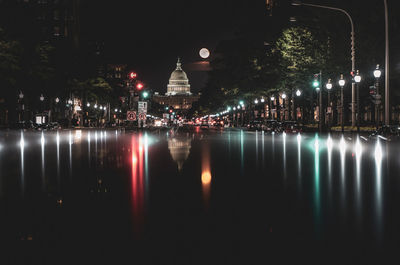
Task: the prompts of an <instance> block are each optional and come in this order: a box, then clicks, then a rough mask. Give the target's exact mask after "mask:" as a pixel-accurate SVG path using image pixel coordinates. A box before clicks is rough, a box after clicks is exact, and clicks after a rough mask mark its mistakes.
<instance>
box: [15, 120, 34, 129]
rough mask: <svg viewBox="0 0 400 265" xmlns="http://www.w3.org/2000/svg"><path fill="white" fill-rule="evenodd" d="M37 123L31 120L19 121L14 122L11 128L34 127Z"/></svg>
mask: <svg viewBox="0 0 400 265" xmlns="http://www.w3.org/2000/svg"><path fill="white" fill-rule="evenodd" d="M36 127H37V125H36V124H35V123H34V122H33V121H30V120H28V121H19V122H17V123H14V124H13V125H12V126H11V128H12V129H36Z"/></svg>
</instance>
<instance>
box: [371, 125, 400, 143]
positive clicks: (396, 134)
mask: <svg viewBox="0 0 400 265" xmlns="http://www.w3.org/2000/svg"><path fill="white" fill-rule="evenodd" d="M369 138H370V139H378V138H381V139H384V140H388V141H392V140H399V139H400V127H399V125H384V126H382V127H380V128H378V129H377V130H376V131H375V132H373V133H372V134H370V135H369Z"/></svg>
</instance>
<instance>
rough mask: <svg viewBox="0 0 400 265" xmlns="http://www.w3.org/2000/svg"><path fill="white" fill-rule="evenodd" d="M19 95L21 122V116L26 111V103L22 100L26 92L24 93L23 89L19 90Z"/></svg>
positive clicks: (19, 118) (19, 116)
mask: <svg viewBox="0 0 400 265" xmlns="http://www.w3.org/2000/svg"><path fill="white" fill-rule="evenodd" d="M18 97H19V107H20V112H19V115H18V121H19V122H20V121H21V117H23V116H24V114H23V113H24V104H23V102H22V100H23V99H24V94H23V93H22V91H20V92H19V95H18Z"/></svg>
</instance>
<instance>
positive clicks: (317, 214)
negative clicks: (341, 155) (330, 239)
mask: <svg viewBox="0 0 400 265" xmlns="http://www.w3.org/2000/svg"><path fill="white" fill-rule="evenodd" d="M319 149H320V142H319V137H318V134H316V135H315V138H314V218H315V220H314V222H315V224H316V230H317V231H316V232H317V234H319V225H320V223H321V194H320V164H319V162H320V161H319V156H320V153H319Z"/></svg>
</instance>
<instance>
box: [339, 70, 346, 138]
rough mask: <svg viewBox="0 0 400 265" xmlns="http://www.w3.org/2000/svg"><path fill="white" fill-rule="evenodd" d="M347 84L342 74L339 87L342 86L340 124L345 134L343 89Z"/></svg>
mask: <svg viewBox="0 0 400 265" xmlns="http://www.w3.org/2000/svg"><path fill="white" fill-rule="evenodd" d="M345 84H346V81H344V79H343V74H340V80H339V86H340V104H341V111H340V124H341V126H342V132H344V121H343V111H344V102H343V87H344V85H345Z"/></svg>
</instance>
